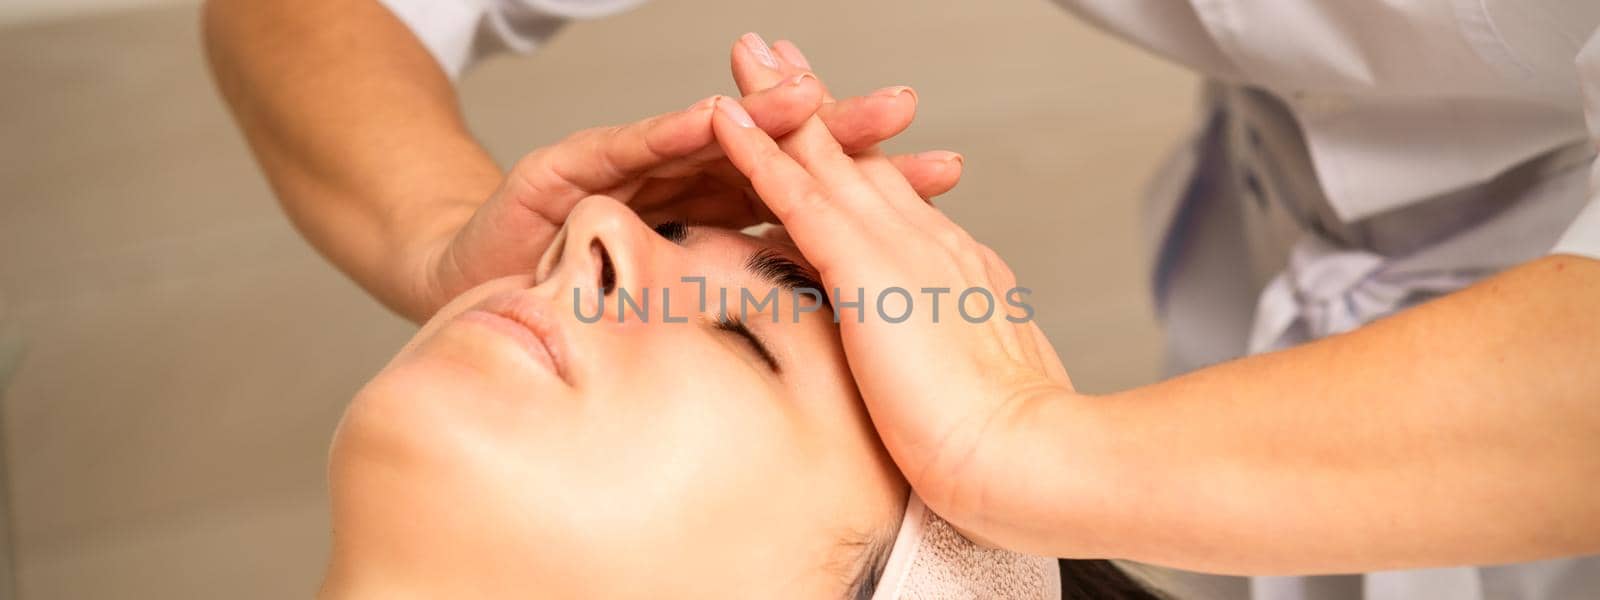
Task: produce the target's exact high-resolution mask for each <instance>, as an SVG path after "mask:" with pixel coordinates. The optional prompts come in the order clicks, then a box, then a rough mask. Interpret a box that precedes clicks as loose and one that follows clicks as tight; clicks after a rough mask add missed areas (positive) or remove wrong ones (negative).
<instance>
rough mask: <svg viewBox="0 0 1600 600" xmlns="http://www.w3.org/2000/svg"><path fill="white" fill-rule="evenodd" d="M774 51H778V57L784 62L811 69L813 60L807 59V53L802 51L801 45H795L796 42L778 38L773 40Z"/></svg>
mask: <svg viewBox="0 0 1600 600" xmlns="http://www.w3.org/2000/svg"><path fill="white" fill-rule="evenodd" d="M772 51H773V52H774V53H777V55H778V58H779V59H780V60H782V61H783V62H786V63H789V64H790V65H793V66H795V67H797V68H801V69H805V70H807V71H810V70H811V61H809V60H806V55H805V53H803V52H801V51H800V47H799V46H796V45H794V42H791V41H789V40H778V41H776V42H773V43H772Z"/></svg>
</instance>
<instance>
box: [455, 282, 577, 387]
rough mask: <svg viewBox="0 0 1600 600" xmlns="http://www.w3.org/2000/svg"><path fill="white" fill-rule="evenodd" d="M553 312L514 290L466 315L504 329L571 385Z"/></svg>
mask: <svg viewBox="0 0 1600 600" xmlns="http://www.w3.org/2000/svg"><path fill="white" fill-rule="evenodd" d="M553 310H554V306H553V305H552V304H551V303H549V302H546V301H544V300H543V299H542V298H540V297H539V296H537V295H535V294H532V293H529V292H528V291H526V290H517V291H515V292H509V293H504V294H499V295H496V296H492V297H490V298H489V299H488V300H485V301H484V302H483V303H482V304H479V305H478V306H477V307H475V308H474V309H473V310H471V311H468V313H467V314H468V315H471V314H472V313H478V314H477V315H473V319H474V320H479V321H486V324H488V325H491V326H493V325H495V323H494V321H498V322H499V323H500V324H501V325H504V326H505V327H504V328H501V330H502V331H503V332H505V333H507V334H508V335H509V336H510V337H512V338H513V339H514V340H516V341H517V342H518V343H519V344H520V345H522V346H523V349H525V350H527V352H528V354H529V356H531V357H533V359H534V360H535V361H537V362H540V363H542V364H544V365H545V366H547V367H549V368H550V369H551V370H552V371H554V372H555V374H556V376H558V377H560V378H561V379H562V380H563V381H566V382H567V384H568V385H571V384H572V378H571V376H570V375H571V372H570V370H569V369H568V360H570V358H571V354H570V352H569V351H568V347H567V345H566V340H565V338H564V337H563V336H562V332H561V325H560V321H559V320H558V319H557V318H556V316H557V315H556V314H554V313H553V312H552V311H553ZM463 316H464V317H465V316H467V315H463ZM508 329H509V331H508Z"/></svg>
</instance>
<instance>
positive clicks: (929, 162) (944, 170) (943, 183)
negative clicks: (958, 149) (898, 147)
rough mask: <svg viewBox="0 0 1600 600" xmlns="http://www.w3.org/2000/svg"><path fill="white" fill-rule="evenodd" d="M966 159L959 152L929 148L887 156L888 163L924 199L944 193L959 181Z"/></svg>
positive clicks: (953, 187)
mask: <svg viewBox="0 0 1600 600" xmlns="http://www.w3.org/2000/svg"><path fill="white" fill-rule="evenodd" d="M965 160H966V159H964V158H962V156H961V155H960V154H956V153H954V152H948V151H945V150H930V151H928V152H921V153H918V154H901V155H897V156H891V157H889V163H890V164H892V165H894V168H895V169H898V170H899V171H900V174H901V175H904V176H905V178H906V181H907V182H910V183H911V188H912V189H914V190H916V191H917V195H918V196H921V197H922V198H923V199H924V200H927V199H930V198H933V197H935V196H939V195H941V194H945V193H947V192H949V191H950V190H952V189H955V187H956V184H957V183H960V182H961V169H962V166H963V162H964V161H965Z"/></svg>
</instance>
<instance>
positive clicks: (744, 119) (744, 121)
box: [716, 98, 756, 127]
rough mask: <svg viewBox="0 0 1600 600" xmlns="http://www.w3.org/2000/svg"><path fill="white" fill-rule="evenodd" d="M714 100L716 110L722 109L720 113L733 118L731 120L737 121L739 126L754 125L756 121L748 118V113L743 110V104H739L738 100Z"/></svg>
mask: <svg viewBox="0 0 1600 600" xmlns="http://www.w3.org/2000/svg"><path fill="white" fill-rule="evenodd" d="M716 102H717V110H719V111H722V114H724V115H727V117H728V118H729V119H733V122H734V123H737V124H738V125H739V126H740V127H755V126H756V122H755V121H754V120H752V119H751V118H750V113H748V112H745V110H744V107H743V106H739V101H738V100H734V99H732V98H717V100H716Z"/></svg>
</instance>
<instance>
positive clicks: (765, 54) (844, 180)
mask: <svg viewBox="0 0 1600 600" xmlns="http://www.w3.org/2000/svg"><path fill="white" fill-rule="evenodd" d="M731 60H732V64H733V72H734V77H735V78H736V79H741V80H745V81H751V82H758V83H761V82H765V81H767V80H768V78H770V77H773V76H776V75H777V73H778V72H779V69H780V68H781V67H778V68H774V67H771V66H769V65H770V64H776V59H775V58H773V56H772V53H771V50H770V49H767V48H766V43H765V42H762V41H761V38H760V36H757V35H755V34H745V35H744V36H743V37H740V38H739V41H738V42H736V43H735V44H734V49H733V55H732V59H731ZM780 146H781V147H782V148H783V150H784V151H785V152H788V153H789V154H790V155H791V156H793V157H794V158H795V160H797V161H799V163H800V164H801V165H802V166H804V167H805V169H806V171H808V172H809V173H811V175H812V176H814V177H816V178H817V179H819V180H821V181H822V182H823V183H824V184H825V185H826V186H827V187H828V188H830V189H834V190H838V189H840V188H848V189H854V190H861V189H865V188H866V187H867V183H866V180H865V178H864V177H862V176H861V173H860V172H859V171H857V170H856V168H855V161H853V160H851V158H850V156H849V155H847V154H845V153H844V150H843V149H842V148H841V147H840V146H839V142H838V141H837V140H835V139H834V138H833V134H832V133H831V132H830V131H828V128H827V126H826V125H825V124H823V123H822V122H821V121H820V120H818V119H816V118H812V119H809V120H807V121H806V122H805V124H803V125H801V126H800V127H799V128H798V129H796V130H795V131H794V132H793V133H791V134H789V135H788V136H785V137H784V138H783V141H782V142H781V144H780ZM741 170H742V169H741ZM852 196H853V197H860V196H859V195H852Z"/></svg>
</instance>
